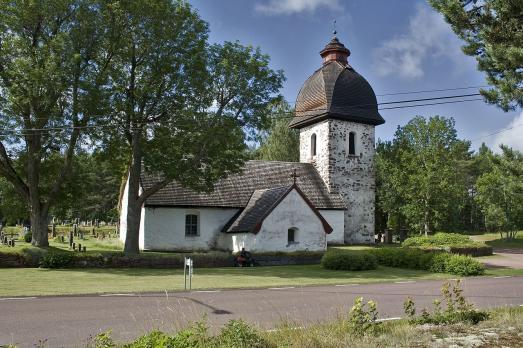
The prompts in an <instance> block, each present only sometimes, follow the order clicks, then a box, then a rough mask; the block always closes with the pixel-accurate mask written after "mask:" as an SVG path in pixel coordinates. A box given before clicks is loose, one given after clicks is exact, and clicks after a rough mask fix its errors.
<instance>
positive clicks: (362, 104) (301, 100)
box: [289, 36, 385, 128]
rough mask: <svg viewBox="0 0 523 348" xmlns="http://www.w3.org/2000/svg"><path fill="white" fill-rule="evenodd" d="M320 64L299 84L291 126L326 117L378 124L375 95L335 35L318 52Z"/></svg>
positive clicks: (383, 121)
mask: <svg viewBox="0 0 523 348" xmlns="http://www.w3.org/2000/svg"><path fill="white" fill-rule="evenodd" d="M320 55H321V57H322V58H323V66H322V67H321V68H319V69H318V70H316V71H315V72H314V73H313V74H312V76H310V77H309V78H308V79H307V81H305V83H304V84H303V86H302V88H301V89H300V92H299V93H298V97H297V98H296V110H295V117H294V118H293V119H292V121H291V123H290V125H289V126H290V127H291V128H303V127H305V126H308V125H311V124H313V123H317V122H320V121H323V120H325V119H328V118H332V119H341V120H346V121H352V122H358V123H364V124H371V125H380V124H383V123H385V120H384V119H383V117H381V115H380V114H379V112H378V103H377V101H376V95H375V94H374V91H373V90H372V87H371V86H370V84H369V83H368V82H367V80H365V78H363V76H361V75H360V74H358V73H357V72H356V71H355V70H354V69H353V68H352V67H351V66H350V65H349V63H348V61H347V58H348V57H349V56H350V51H349V50H348V49H347V48H346V47H345V46H344V45H343V44H342V43H341V42H340V41H339V40H338V38H337V37H336V36H334V37H333V38H332V40H331V41H330V42H329V43H328V44H327V45H326V46H325V48H324V49H323V50H321V52H320Z"/></svg>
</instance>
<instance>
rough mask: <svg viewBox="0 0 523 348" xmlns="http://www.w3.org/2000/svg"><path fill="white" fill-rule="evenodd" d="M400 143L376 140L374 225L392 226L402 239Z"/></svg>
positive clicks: (403, 225) (404, 203)
mask: <svg viewBox="0 0 523 348" xmlns="http://www.w3.org/2000/svg"><path fill="white" fill-rule="evenodd" d="M402 148H403V147H402V146H401V144H399V143H398V140H397V139H396V141H395V142H394V143H393V142H390V141H386V142H383V141H378V143H377V145H376V158H375V161H376V211H375V214H376V222H377V223H376V225H378V224H379V225H380V226H379V227H378V228H377V229H379V228H381V229H382V230H383V229H384V228H385V227H389V228H393V229H394V230H395V231H396V234H397V235H399V236H400V239H403V237H404V236H403V235H401V231H402V230H403V227H405V220H406V219H405V215H404V213H403V209H404V207H405V205H406V202H405V195H404V192H403V185H404V181H403V176H402V173H403V172H404V171H405V169H404V168H403V167H404V165H405V163H403V162H401V160H400V156H399V155H400V151H401V150H402Z"/></svg>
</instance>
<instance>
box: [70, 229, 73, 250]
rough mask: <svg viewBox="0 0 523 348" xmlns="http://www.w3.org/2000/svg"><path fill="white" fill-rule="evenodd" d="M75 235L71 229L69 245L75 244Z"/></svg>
mask: <svg viewBox="0 0 523 348" xmlns="http://www.w3.org/2000/svg"><path fill="white" fill-rule="evenodd" d="M73 242H74V237H73V231H69V247H71V246H72V245H73Z"/></svg>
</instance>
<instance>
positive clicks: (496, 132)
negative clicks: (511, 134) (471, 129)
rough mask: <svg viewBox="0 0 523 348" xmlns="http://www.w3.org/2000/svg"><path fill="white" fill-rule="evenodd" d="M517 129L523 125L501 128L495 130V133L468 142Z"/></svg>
mask: <svg viewBox="0 0 523 348" xmlns="http://www.w3.org/2000/svg"><path fill="white" fill-rule="evenodd" d="M518 127H523V123H520V124H515V125H513V126H510V127H507V128H503V129H500V130H497V131H495V132H494V133H489V134H487V135H483V136H481V137H478V138H474V139H471V140H470V141H476V140H480V139H484V138H488V137H491V136H493V135H496V134H500V133H503V132H506V131H509V130H511V129H514V128H518Z"/></svg>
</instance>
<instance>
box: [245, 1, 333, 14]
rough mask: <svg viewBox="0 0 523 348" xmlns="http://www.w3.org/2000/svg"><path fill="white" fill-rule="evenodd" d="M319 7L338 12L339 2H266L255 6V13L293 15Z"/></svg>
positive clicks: (312, 10)
mask: <svg viewBox="0 0 523 348" xmlns="http://www.w3.org/2000/svg"><path fill="white" fill-rule="evenodd" d="M320 7H326V8H330V9H332V10H339V9H340V8H341V6H340V2H339V0H268V2H266V3H258V4H256V7H255V9H256V11H258V12H261V13H264V14H269V15H279V14H294V13H301V12H314V11H316V9H318V8H320Z"/></svg>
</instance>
